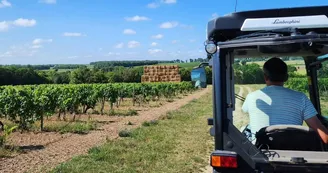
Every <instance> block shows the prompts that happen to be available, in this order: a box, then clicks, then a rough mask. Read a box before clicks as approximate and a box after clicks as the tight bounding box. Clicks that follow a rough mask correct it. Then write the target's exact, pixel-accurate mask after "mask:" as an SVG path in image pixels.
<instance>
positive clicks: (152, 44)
mask: <svg viewBox="0 0 328 173" xmlns="http://www.w3.org/2000/svg"><path fill="white" fill-rule="evenodd" d="M150 45H151V46H157V45H158V44H157V43H156V42H152V43H151V44H150Z"/></svg>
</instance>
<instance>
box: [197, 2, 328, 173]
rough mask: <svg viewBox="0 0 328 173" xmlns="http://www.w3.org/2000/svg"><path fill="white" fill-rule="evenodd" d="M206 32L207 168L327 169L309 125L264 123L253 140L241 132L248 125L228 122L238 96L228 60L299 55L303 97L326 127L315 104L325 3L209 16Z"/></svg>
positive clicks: (257, 171)
mask: <svg viewBox="0 0 328 173" xmlns="http://www.w3.org/2000/svg"><path fill="white" fill-rule="evenodd" d="M206 33H207V36H206V41H205V45H204V46H205V50H206V52H207V55H208V56H209V57H210V59H211V60H210V61H211V63H209V64H204V65H209V66H210V67H211V69H212V75H213V76H212V85H213V91H212V94H213V117H212V118H209V119H208V125H209V126H211V130H210V133H211V135H212V136H213V137H214V145H215V146H214V148H215V150H214V151H213V152H212V153H211V155H210V165H211V166H212V168H213V172H214V173H230V172H233V173H291V172H295V173H296V172H297V173H302V172H322V173H323V172H328V148H327V146H326V145H325V144H324V143H323V142H322V141H321V140H320V139H319V138H317V136H318V135H317V134H316V132H315V131H313V130H312V129H310V128H309V127H307V126H302V125H300V126H297V125H281V126H280V125H274V126H268V127H264V128H263V129H261V130H260V131H261V132H263V133H261V135H262V136H261V135H256V138H257V139H256V140H257V142H256V143H254V142H252V141H251V140H249V138H248V136H247V134H248V133H246V132H248V131H249V129H247V128H245V129H244V130H240V129H238V128H237V127H236V126H235V125H234V124H233V118H234V110H235V99H236V98H237V99H238V98H240V97H236V94H235V81H234V68H233V64H234V62H235V61H234V60H235V59H251V58H270V57H300V58H301V59H302V61H304V64H305V70H306V76H307V79H308V84H307V85H308V86H307V88H308V94H309V99H310V100H311V102H312V103H313V105H314V107H315V108H316V110H317V112H318V115H317V116H318V118H319V119H320V121H322V122H323V124H325V125H327V123H326V122H327V119H326V117H325V116H324V115H323V114H322V111H321V106H320V101H321V100H320V96H321V95H320V91H319V89H318V70H319V69H320V68H322V63H323V62H324V61H326V60H328V58H326V56H325V55H327V54H328V6H310V7H293V8H278V9H264V10H254V11H243V12H235V13H232V14H229V15H225V16H222V17H217V18H214V19H212V20H210V21H209V22H208V24H207V30H206ZM204 65H202V66H199V67H198V68H204ZM198 68H197V69H198ZM194 72H195V73H197V70H194ZM198 73H199V70H198ZM195 76H197V75H195ZM196 78H197V77H196ZM198 78H199V77H198ZM197 80H198V81H199V82H200V79H196V80H195V81H197ZM197 86H200V87H202V85H201V84H198V85H197ZM286 137H288V138H287V139H288V140H286Z"/></svg>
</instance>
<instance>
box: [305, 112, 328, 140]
mask: <svg viewBox="0 0 328 173" xmlns="http://www.w3.org/2000/svg"><path fill="white" fill-rule="evenodd" d="M305 122H306V124H307V125H308V126H309V127H310V128H311V129H313V130H314V131H316V132H317V133H318V134H319V136H320V138H321V139H322V141H323V142H324V143H325V144H328V129H327V128H326V127H325V126H324V125H323V124H322V123H321V121H320V120H319V118H318V117H317V116H313V117H312V118H309V119H307V120H305Z"/></svg>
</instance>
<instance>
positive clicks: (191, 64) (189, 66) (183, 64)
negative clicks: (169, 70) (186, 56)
mask: <svg viewBox="0 0 328 173" xmlns="http://www.w3.org/2000/svg"><path fill="white" fill-rule="evenodd" d="M200 63H201V62H187V63H160V64H159V65H179V67H181V68H193V67H196V66H198V65H199V64H200Z"/></svg>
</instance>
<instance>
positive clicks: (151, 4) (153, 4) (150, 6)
mask: <svg viewBox="0 0 328 173" xmlns="http://www.w3.org/2000/svg"><path fill="white" fill-rule="evenodd" d="M147 7H148V8H157V7H159V4H158V3H156V2H153V3H149V4H147Z"/></svg>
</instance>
